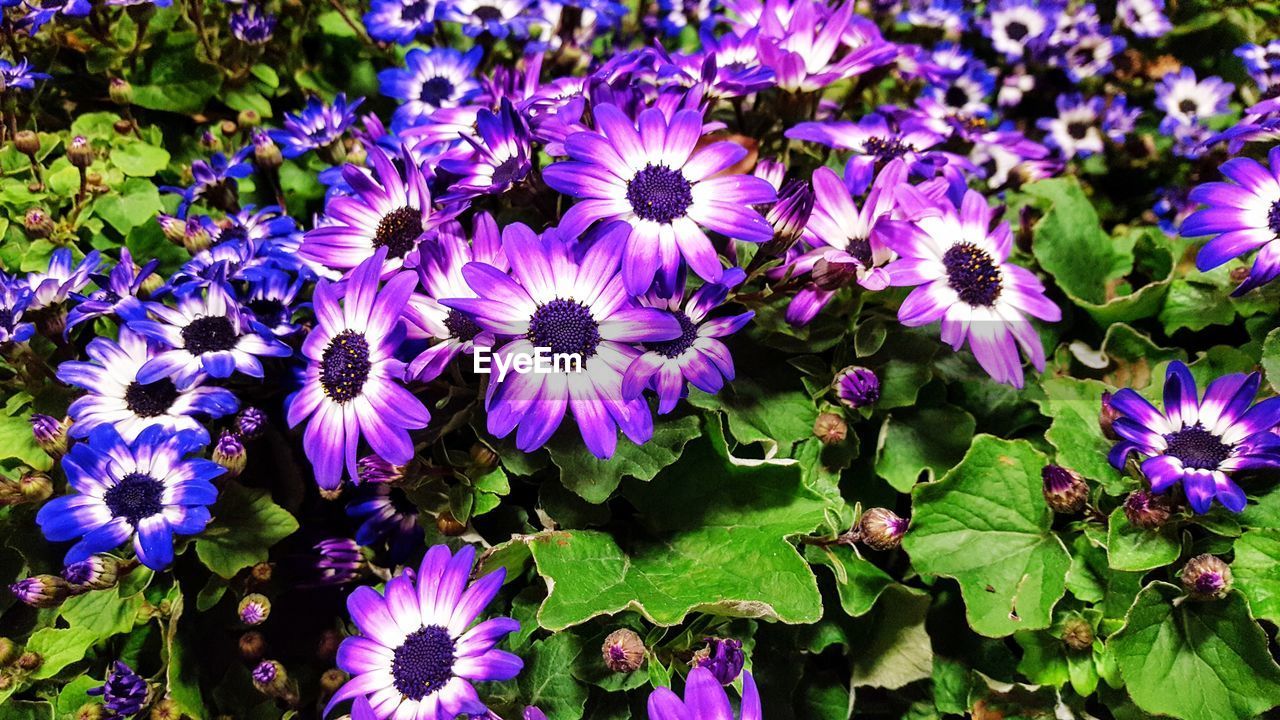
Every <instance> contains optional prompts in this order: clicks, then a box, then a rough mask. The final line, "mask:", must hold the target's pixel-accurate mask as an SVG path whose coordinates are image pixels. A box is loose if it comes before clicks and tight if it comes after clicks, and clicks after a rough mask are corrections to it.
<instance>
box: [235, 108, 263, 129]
mask: <svg viewBox="0 0 1280 720" xmlns="http://www.w3.org/2000/svg"><path fill="white" fill-rule="evenodd" d="M260 122H262V116H261V115H259V114H258V111H257V110H253V109H246V110H241V111H240V114H239V115H237V116H236V124H237V125H239V126H240V127H242V128H251V127H257V126H258V123H260Z"/></svg>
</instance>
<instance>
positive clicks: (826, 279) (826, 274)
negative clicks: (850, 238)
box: [809, 258, 858, 291]
mask: <svg viewBox="0 0 1280 720" xmlns="http://www.w3.org/2000/svg"><path fill="white" fill-rule="evenodd" d="M809 277H810V279H812V280H813V284H814V285H817V286H818V289H819V290H827V291H834V290H839V289H840V288H842V287H844V286H846V285H848V284H849V283H850V282H853V280H854V279H856V278H857V277H858V265H857V263H852V262H840V261H836V260H828V259H827V258H821V259H819V260H818V261H817V262H815V263H814V264H813V272H811V273H810V274H809Z"/></svg>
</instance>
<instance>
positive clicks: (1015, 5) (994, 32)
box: [981, 0, 1065, 62]
mask: <svg viewBox="0 0 1280 720" xmlns="http://www.w3.org/2000/svg"><path fill="white" fill-rule="evenodd" d="M1063 5H1065V3H1062V2H1059V0H993V1H992V2H991V3H989V4H988V5H987V17H986V18H985V19H984V20H983V21H982V23H981V26H982V31H983V33H984V34H985V35H986V36H987V37H988V38H990V39H991V45H992V46H993V47H994V48H995V50H996V52H998V53H1003V54H1004V56H1005V58H1006V59H1008V60H1009V61H1011V62H1012V61H1016V60H1020V59H1022V58H1024V57H1026V56H1027V55H1028V54H1029V52H1028V51H1029V50H1034V49H1036V48H1037V46H1038V44H1039V43H1040V42H1042V41H1044V40H1046V39H1047V38H1048V37H1049V34H1050V33H1052V32H1053V30H1054V26H1055V23H1056V21H1057V18H1058V16H1059V14H1060V13H1061V12H1062V10H1063Z"/></svg>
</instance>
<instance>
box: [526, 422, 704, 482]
mask: <svg viewBox="0 0 1280 720" xmlns="http://www.w3.org/2000/svg"><path fill="white" fill-rule="evenodd" d="M700 434H701V430H700V429H699V422H698V418H697V417H694V416H688V417H682V418H679V419H676V420H660V421H658V422H657V423H655V424H654V428H653V438H652V439H650V440H649V442H646V443H644V444H643V445H636V444H635V443H632V442H619V443H618V450H617V452H615V453H614V455H613V457H611V458H609V459H608V460H601V459H600V458H598V457H596V456H594V455H592V454H591V451H589V450H587V448H586V446H585V445H583V444H582V439H581V438H579V437H577V435H576V430H575V431H574V432H573V433H561V434H560V435H558V436H557V437H556V438H555V440H553V441H552V442H551V443H549V444H548V446H547V449H548V451H549V452H550V454H551V461H552V462H553V463H555V464H556V467H558V468H560V482H561V483H563V484H564V486H565V487H567V488H569V489H570V490H572V491H573V492H574V493H576V494H577V495H578V496H579V497H581V498H582V499H583V500H586V501H587V502H590V503H596V504H599V503H602V502H604V501H606V500H608V499H609V496H610V495H612V494H613V491H614V490H616V489H617V487H618V483H620V482H622V479H623V478H624V477H632V478H636V479H637V480H652V479H653V478H654V476H655V475H657V474H658V472H659V471H661V470H662V469H663V468H665V467H667V466H668V465H670V464H671V463H673V462H675V461H676V460H678V459H680V453H681V452H683V451H684V446H685V444H686V443H688V442H689V441H690V440H692V439H693V438H695V437H697V436H698V435H700Z"/></svg>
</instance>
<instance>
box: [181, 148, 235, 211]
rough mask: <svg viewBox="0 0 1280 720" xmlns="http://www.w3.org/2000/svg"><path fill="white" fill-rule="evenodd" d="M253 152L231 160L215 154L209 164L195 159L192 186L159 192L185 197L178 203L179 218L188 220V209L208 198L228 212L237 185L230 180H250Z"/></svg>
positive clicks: (218, 153) (232, 157) (192, 164)
mask: <svg viewBox="0 0 1280 720" xmlns="http://www.w3.org/2000/svg"><path fill="white" fill-rule="evenodd" d="M252 153H253V146H252V145H251V146H249V147H245V148H243V149H241V150H240V151H239V152H237V153H236V154H235V155H232V156H231V157H229V158H228V157H227V156H226V155H223V154H222V153H220V152H216V153H214V154H213V155H212V156H211V157H210V158H209V160H208V162H206V161H204V160H196V161H194V162H192V163H191V181H192V182H191V186H190V187H185V188H183V187H173V186H168V185H165V186H161V187H160V190H161V191H162V192H167V193H176V194H179V195H181V196H182V202H181V203H179V204H178V211H177V212H178V217H180V218H184V217H186V216H187V209H188V208H190V207H191V205H192V203H194V202H195V201H196V200H199V199H201V198H209V199H210V200H211V201H212V202H213V204H214V205H215V206H216V207H219V208H223V209H227V208H229V207H230V206H231V203H228V202H226V200H227V198H234V197H235V195H234V190H233V188H234V187H235V183H233V182H231V181H232V180H239V179H241V178H247V177H249V176H250V175H252V174H253V164H252V163H250V162H249V157H250V155H251V154H252Z"/></svg>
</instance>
